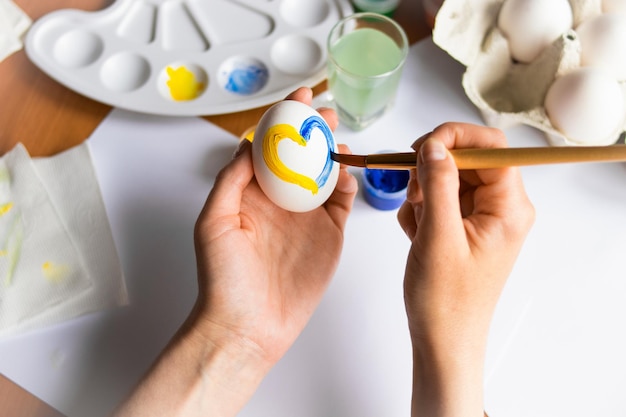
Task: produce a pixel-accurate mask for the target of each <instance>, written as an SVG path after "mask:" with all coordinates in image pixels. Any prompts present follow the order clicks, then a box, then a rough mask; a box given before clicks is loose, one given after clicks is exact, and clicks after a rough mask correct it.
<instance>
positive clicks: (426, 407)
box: [411, 343, 484, 417]
mask: <svg viewBox="0 0 626 417" xmlns="http://www.w3.org/2000/svg"><path fill="white" fill-rule="evenodd" d="M483 366H484V349H482V347H470V348H468V349H467V350H464V349H458V346H455V347H452V346H443V347H437V348H435V347H433V346H428V345H426V344H424V343H421V344H419V346H416V345H415V344H414V351H413V398H412V405H411V415H412V416H413V417H480V416H483V414H484V412H483V409H484V405H483Z"/></svg>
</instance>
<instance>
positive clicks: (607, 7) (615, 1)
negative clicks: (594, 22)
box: [602, 0, 626, 13]
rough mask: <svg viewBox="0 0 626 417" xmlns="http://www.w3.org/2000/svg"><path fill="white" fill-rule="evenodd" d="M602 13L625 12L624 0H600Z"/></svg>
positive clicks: (625, 3)
mask: <svg viewBox="0 0 626 417" xmlns="http://www.w3.org/2000/svg"><path fill="white" fill-rule="evenodd" d="M602 11H603V12H604V13H613V12H617V13H626V0H602Z"/></svg>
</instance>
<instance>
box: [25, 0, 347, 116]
mask: <svg viewBox="0 0 626 417" xmlns="http://www.w3.org/2000/svg"><path fill="white" fill-rule="evenodd" d="M352 12H353V11H352V7H351V5H350V3H349V1H348V0H310V1H305V2H303V1H301V0H117V1H116V2H115V3H114V4H113V5H111V6H110V7H108V8H107V9H104V10H102V11H98V12H85V11H80V10H59V11H55V12H52V13H50V14H48V15H46V16H44V17H42V18H41V19H39V20H38V21H37V22H35V24H34V25H33V26H32V27H31V29H30V31H29V33H28V36H27V39H26V52H27V54H28V56H29V58H30V59H31V60H32V61H33V62H34V63H35V64H36V65H37V66H38V67H40V68H41V69H42V70H43V71H44V72H46V73H47V74H48V75H50V76H51V77H52V78H54V79H56V80H57V81H59V82H60V83H62V84H64V85H66V86H67V87H69V88H71V89H73V90H75V91H77V92H78V93H81V94H83V95H85V96H88V97H91V98H93V99H95V100H98V101H101V102H104V103H107V104H109V105H112V106H117V107H121V108H125V109H128V110H135V111H140V112H145V113H153V114H162V115H209V114H221V113H228V112H234V111H239V110H246V109H250V108H254V107H259V106H263V105H266V104H269V103H272V102H275V101H278V100H280V99H282V98H283V97H284V96H285V95H286V94H288V93H289V92H290V91H291V90H293V89H294V88H295V87H297V86H300V85H309V86H313V85H315V84H317V83H319V82H320V81H322V80H323V79H324V78H325V61H326V38H327V35H328V33H329V32H330V29H331V28H332V26H333V25H334V24H335V23H336V22H337V21H338V20H340V19H341V18H343V17H344V16H346V15H348V14H350V13H352ZM179 69H180V71H179V72H175V71H176V70H179ZM174 74H177V75H176V78H175V79H174V77H175V75H174ZM172 82H174V84H170V83H172ZM175 89H176V91H175ZM177 91H178V93H177ZM176 94H178V95H176Z"/></svg>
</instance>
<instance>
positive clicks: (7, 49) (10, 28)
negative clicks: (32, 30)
mask: <svg viewBox="0 0 626 417" xmlns="http://www.w3.org/2000/svg"><path fill="white" fill-rule="evenodd" d="M31 23H32V20H31V19H30V17H28V15H27V14H26V13H24V12H23V11H22V9H20V8H19V7H18V6H16V5H15V3H13V2H12V1H11V0H0V61H2V60H3V59H5V58H6V57H8V56H9V55H11V54H12V53H13V52H16V51H19V50H20V49H21V48H22V46H23V43H22V37H23V36H24V34H25V33H26V30H27V29H28V28H29V27H30V25H31Z"/></svg>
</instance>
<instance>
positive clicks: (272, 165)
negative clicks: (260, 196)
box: [263, 124, 318, 194]
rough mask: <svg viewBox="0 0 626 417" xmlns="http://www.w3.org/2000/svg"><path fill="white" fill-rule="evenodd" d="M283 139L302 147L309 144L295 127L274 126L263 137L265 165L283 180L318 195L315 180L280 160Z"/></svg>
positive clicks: (286, 125) (285, 125)
mask: <svg viewBox="0 0 626 417" xmlns="http://www.w3.org/2000/svg"><path fill="white" fill-rule="evenodd" d="M283 139H291V140H292V141H294V142H296V143H297V144H298V145H300V146H306V143H307V142H306V140H305V139H304V138H303V137H302V135H300V133H299V132H298V131H297V130H296V128H294V127H293V126H291V125H288V124H277V125H274V126H272V127H270V128H269V129H267V132H265V136H263V159H264V160H265V164H266V165H267V167H268V168H269V169H270V171H271V172H272V173H274V175H276V176H277V177H278V178H280V179H281V180H283V181H285V182H289V183H292V184H296V185H299V186H300V187H302V188H304V189H306V190H310V191H311V193H313V194H317V191H318V186H317V183H316V182H315V180H313V179H312V178H309V177H307V176H306V175H302V174H299V173H297V172H295V171H293V170H291V169H289V168H288V167H287V166H286V165H285V164H283V162H282V161H281V160H280V157H279V156H278V144H279V143H280V141H281V140H283Z"/></svg>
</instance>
